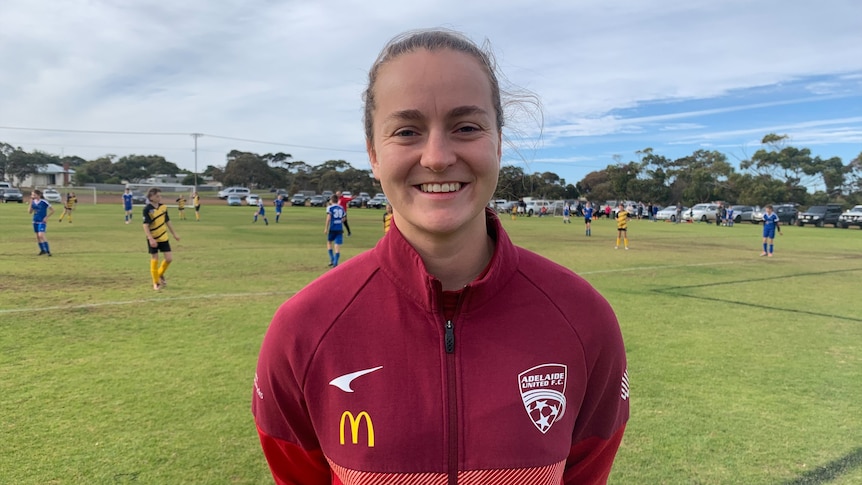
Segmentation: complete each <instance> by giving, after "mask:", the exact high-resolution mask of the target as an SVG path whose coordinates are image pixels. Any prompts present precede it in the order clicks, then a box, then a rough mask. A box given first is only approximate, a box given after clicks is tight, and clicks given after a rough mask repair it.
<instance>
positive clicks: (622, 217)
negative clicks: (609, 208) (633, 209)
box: [614, 203, 629, 250]
mask: <svg viewBox="0 0 862 485" xmlns="http://www.w3.org/2000/svg"><path fill="white" fill-rule="evenodd" d="M628 225H629V212H628V211H627V210H626V209H625V207H624V206H623V204H622V203H621V204H620V205H619V210H618V211H617V245H616V246H614V249H619V248H620V239H622V240H623V243H624V244H625V248H626V250H628V248H629V234H628Z"/></svg>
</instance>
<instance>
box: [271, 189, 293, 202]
mask: <svg viewBox="0 0 862 485" xmlns="http://www.w3.org/2000/svg"><path fill="white" fill-rule="evenodd" d="M279 195H283V196H284V200H288V199H290V194H288V193H287V191H286V190H284V189H278V190H276V191H275V198H276V199H277V198H278V196H279Z"/></svg>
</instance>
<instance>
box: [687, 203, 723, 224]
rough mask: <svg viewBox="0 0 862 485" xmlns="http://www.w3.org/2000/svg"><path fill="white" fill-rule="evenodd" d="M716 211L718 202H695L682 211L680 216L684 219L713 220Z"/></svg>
mask: <svg viewBox="0 0 862 485" xmlns="http://www.w3.org/2000/svg"><path fill="white" fill-rule="evenodd" d="M716 212H718V204H695V205H694V206H692V207H691V209H688V210H684V211H682V218H683V220H686V221H700V222H709V221H712V222H715V213H716Z"/></svg>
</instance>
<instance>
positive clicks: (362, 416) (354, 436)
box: [338, 411, 374, 448]
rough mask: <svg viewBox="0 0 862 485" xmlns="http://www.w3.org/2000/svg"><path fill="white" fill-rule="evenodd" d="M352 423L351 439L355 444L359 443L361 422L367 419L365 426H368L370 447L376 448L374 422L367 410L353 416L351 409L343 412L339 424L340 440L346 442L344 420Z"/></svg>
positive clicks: (342, 442)
mask: <svg viewBox="0 0 862 485" xmlns="http://www.w3.org/2000/svg"><path fill="white" fill-rule="evenodd" d="M345 420H346V421H348V422H349V423H350V439H351V442H352V443H353V444H354V445H357V444H359V423H360V422H361V421H363V420H364V421H365V426H366V427H367V428H368V447H369V448H374V424H372V423H371V416H369V415H368V413H367V412H365V411H362V412H360V413H359V414H357V415H356V417H353V413H351V412H350V411H344V412H343V413H341V422H340V423H339V424H338V442H339V443H341V444H342V445H343V444H344V422H345Z"/></svg>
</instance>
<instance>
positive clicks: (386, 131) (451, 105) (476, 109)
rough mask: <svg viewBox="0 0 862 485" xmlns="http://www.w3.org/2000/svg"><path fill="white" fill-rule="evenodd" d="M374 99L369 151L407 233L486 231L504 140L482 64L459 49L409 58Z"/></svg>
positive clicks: (387, 75) (386, 69)
mask: <svg viewBox="0 0 862 485" xmlns="http://www.w3.org/2000/svg"><path fill="white" fill-rule="evenodd" d="M374 95H375V100H376V106H375V109H374V112H373V136H374V139H373V141H369V142H368V146H367V148H368V154H369V157H370V159H371V169H372V171H373V172H374V176H375V178H377V179H378V180H380V183H381V185H382V186H383V191H384V192H385V193H386V196H387V198H388V199H389V202H390V203H391V204H392V207H393V211H394V213H395V219H396V220H397V221H398V228H399V229H400V230H401V232H402V233H404V234H405V235H406V236H408V237H409V236H410V235H414V236H419V235H420V234H424V235H425V236H440V235H452V234H457V233H459V232H461V231H470V230H471V229H473V230H476V231H479V230H481V231H482V232H483V233H484V231H485V221H484V217H485V216H484V208H485V206H486V205H487V204H488V201H489V200H490V199H491V196H492V195H493V194H494V190H495V188H496V186H497V177H498V175H499V171H500V156H501V151H500V150H501V135H500V131H499V130H498V129H497V125H496V121H495V120H496V113H495V111H494V105H493V102H492V100H491V85H490V82H489V80H488V76H487V75H486V74H485V72H484V71H483V69H482V67H481V66H480V65H479V63H478V61H477V60H475V59H474V58H472V57H470V56H469V55H467V54H463V53H460V52H455V51H452V50H442V51H436V52H430V51H427V50H424V49H421V50H418V51H416V52H412V53H408V54H404V55H401V56H400V57H398V58H396V59H394V60H392V61H390V62H388V63H386V64H384V65H383V66H382V67H381V68H380V70H379V72H378V77H377V82H376V84H375V86H374ZM479 228H481V229H479Z"/></svg>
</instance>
